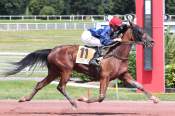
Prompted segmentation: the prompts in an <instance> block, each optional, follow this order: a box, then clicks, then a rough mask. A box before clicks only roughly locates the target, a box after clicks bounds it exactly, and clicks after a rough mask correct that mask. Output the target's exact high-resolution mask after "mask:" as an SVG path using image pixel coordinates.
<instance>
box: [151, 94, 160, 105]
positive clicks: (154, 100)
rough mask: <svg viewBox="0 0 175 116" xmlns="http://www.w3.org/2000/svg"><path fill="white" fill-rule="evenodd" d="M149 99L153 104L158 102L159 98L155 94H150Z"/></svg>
mask: <svg viewBox="0 0 175 116" xmlns="http://www.w3.org/2000/svg"><path fill="white" fill-rule="evenodd" d="M150 100H152V101H153V103H155V104H157V103H159V99H158V98H157V97H155V96H151V98H150Z"/></svg>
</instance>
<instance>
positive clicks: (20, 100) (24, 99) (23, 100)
mask: <svg viewBox="0 0 175 116" xmlns="http://www.w3.org/2000/svg"><path fill="white" fill-rule="evenodd" d="M26 101H30V100H29V99H27V98H26V97H22V98H21V99H19V100H18V102H26Z"/></svg>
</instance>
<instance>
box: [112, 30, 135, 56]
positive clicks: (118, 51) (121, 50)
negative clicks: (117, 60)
mask: <svg viewBox="0 0 175 116" xmlns="http://www.w3.org/2000/svg"><path fill="white" fill-rule="evenodd" d="M131 38H132V36H131V29H130V28H129V29H128V30H127V31H126V32H125V33H124V35H123V37H122V42H123V43H122V44H121V45H119V46H117V47H116V48H115V49H114V50H113V56H116V57H121V59H122V58H123V59H127V58H128V56H129V52H130V50H131V47H132V44H130V43H127V42H128V41H131V40H130V39H131ZM125 42H126V43H125Z"/></svg>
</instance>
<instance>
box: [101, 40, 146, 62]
mask: <svg viewBox="0 0 175 116" xmlns="http://www.w3.org/2000/svg"><path fill="white" fill-rule="evenodd" d="M118 44H120V45H133V44H134V45H136V44H143V42H135V41H121V42H118V41H117V42H115V43H114V44H113V45H112V46H111V47H113V46H115V45H118ZM120 45H119V46H120ZM109 57H115V58H117V59H120V60H128V57H122V56H120V55H118V54H115V55H114V51H113V52H112V53H111V54H110V53H109V54H107V55H106V56H104V59H105V58H109Z"/></svg>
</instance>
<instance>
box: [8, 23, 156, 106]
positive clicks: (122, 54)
mask: <svg viewBox="0 0 175 116" xmlns="http://www.w3.org/2000/svg"><path fill="white" fill-rule="evenodd" d="M138 43H139V44H142V45H144V46H149V47H153V41H152V40H151V38H150V37H149V36H148V35H147V34H146V33H145V32H144V31H143V29H141V28H140V27H139V26H138V25H135V24H133V23H131V22H130V25H129V26H128V27H127V29H126V30H125V32H124V33H123V37H122V41H121V42H120V44H119V45H118V44H116V45H115V44H114V45H113V46H112V47H111V48H110V50H109V52H108V53H107V54H106V55H105V56H104V58H103V59H102V60H101V63H100V69H99V71H98V72H97V70H95V68H96V67H93V66H91V65H87V64H78V63H76V62H75V61H76V55H77V52H78V48H79V45H60V46H57V47H55V48H53V49H43V50H37V51H34V52H32V53H30V54H28V55H27V56H25V57H24V58H23V59H22V60H21V61H19V62H16V63H13V64H14V65H15V66H16V67H15V68H14V69H13V70H11V71H7V72H6V73H5V75H6V76H9V75H14V74H16V73H18V72H20V71H21V70H23V69H24V68H26V67H32V66H35V65H37V64H38V63H39V64H42V65H44V66H47V68H48V75H47V76H46V77H45V78H44V79H43V80H42V81H40V82H38V83H37V84H36V86H35V88H34V89H33V91H32V92H31V94H30V95H28V96H24V97H22V98H21V99H20V100H19V102H25V101H30V100H31V99H32V98H33V97H34V95H35V94H36V93H37V92H38V91H39V90H41V89H42V88H43V87H45V86H46V85H48V84H49V83H50V82H52V81H53V80H55V79H57V78H59V79H60V81H59V84H58V86H57V90H58V91H59V92H60V93H61V94H63V95H64V96H65V97H66V99H67V100H68V101H69V102H70V103H71V105H72V106H73V107H75V108H76V107H77V104H76V102H75V101H74V100H72V99H71V98H70V97H69V96H68V95H67V93H66V84H67V82H68V81H69V79H70V76H71V73H72V71H73V70H75V71H77V72H80V73H84V74H86V75H89V76H91V77H93V79H94V80H98V81H99V82H100V89H99V97H97V98H89V99H88V98H84V97H82V98H79V99H78V100H79V101H82V102H86V103H93V102H102V101H103V100H104V98H105V95H106V91H107V87H108V84H109V82H110V81H111V80H114V79H116V78H118V79H120V80H122V81H124V82H125V83H128V84H130V85H132V86H133V87H136V88H137V89H139V90H141V91H142V92H143V93H144V94H145V95H146V96H147V97H148V98H149V99H150V100H152V101H153V102H154V103H158V102H159V100H158V98H157V97H155V96H153V95H152V94H151V93H150V92H148V91H147V90H145V89H144V87H143V86H142V85H141V84H139V83H138V82H136V81H135V80H133V78H132V76H131V75H130V73H129V72H128V56H129V53H130V50H131V46H132V45H133V44H138ZM92 70H95V71H92Z"/></svg>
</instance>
